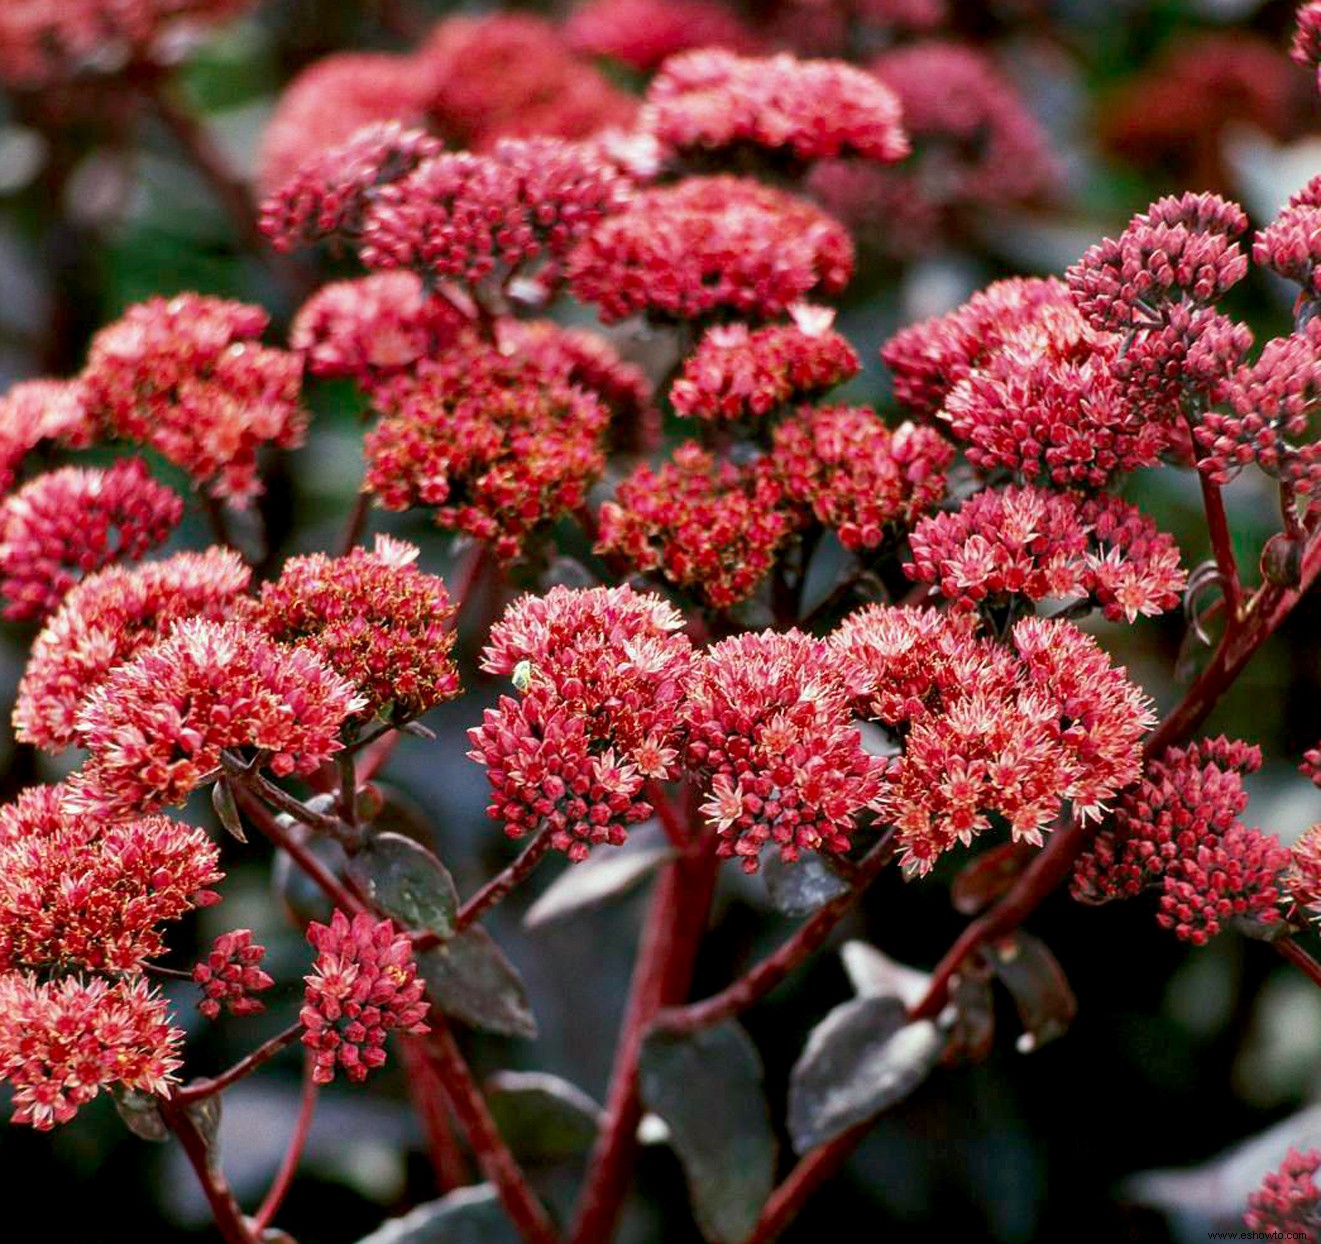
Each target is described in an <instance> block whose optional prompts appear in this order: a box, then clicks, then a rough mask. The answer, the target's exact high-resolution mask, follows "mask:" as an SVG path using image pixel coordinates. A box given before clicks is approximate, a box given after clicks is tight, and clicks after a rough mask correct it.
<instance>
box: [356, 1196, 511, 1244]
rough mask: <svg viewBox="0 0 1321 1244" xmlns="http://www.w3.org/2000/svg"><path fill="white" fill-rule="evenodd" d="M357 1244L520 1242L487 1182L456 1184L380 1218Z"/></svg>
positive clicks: (484, 1243) (498, 1199) (492, 1243)
mask: <svg viewBox="0 0 1321 1244" xmlns="http://www.w3.org/2000/svg"><path fill="white" fill-rule="evenodd" d="M358 1244H522V1237H521V1236H520V1235H519V1234H518V1232H517V1231H515V1230H514V1228H513V1226H512V1225H511V1223H510V1221H509V1219H508V1218H507V1217H506V1216H505V1212H504V1210H503V1209H502V1208H501V1205H500V1198H499V1196H498V1195H497V1194H496V1191H495V1189H494V1188H493V1187H492V1186H491V1185H490V1184H478V1185H477V1186H476V1187H473V1188H459V1189H457V1190H456V1191H454V1192H451V1193H450V1194H449V1195H448V1196H443V1197H441V1198H440V1200H438V1201H428V1202H427V1203H426V1204H425V1205H419V1206H418V1207H417V1208H416V1209H415V1210H413V1212H412V1213H410V1214H405V1215H404V1216H403V1217H402V1218H391V1219H389V1220H388V1221H387V1222H383V1223H382V1224H381V1225H380V1226H379V1227H378V1228H377V1229H376V1230H375V1231H373V1232H372V1233H371V1235H369V1236H366V1237H365V1238H363V1239H362V1240H360V1241H359V1242H358Z"/></svg>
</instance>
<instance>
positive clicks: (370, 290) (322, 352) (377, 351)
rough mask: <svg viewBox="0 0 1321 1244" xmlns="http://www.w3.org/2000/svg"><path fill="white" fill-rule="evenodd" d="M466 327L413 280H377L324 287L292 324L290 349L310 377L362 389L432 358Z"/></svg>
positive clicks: (392, 276) (403, 275)
mask: <svg viewBox="0 0 1321 1244" xmlns="http://www.w3.org/2000/svg"><path fill="white" fill-rule="evenodd" d="M470 326H471V321H469V319H468V317H467V316H466V315H464V314H463V313H462V312H460V311H459V310H458V309H457V308H456V307H455V306H454V304H453V303H451V302H450V301H449V300H448V299H445V298H433V297H428V296H427V294H426V293H425V291H424V290H423V288H422V280H421V278H420V277H418V276H417V274H416V273H413V272H377V273H373V274H372V275H371V276H365V277H359V278H358V279H356V280H352V281H332V282H330V283H329V284H327V285H323V286H322V287H321V288H320V289H319V290H317V292H316V293H315V294H313V295H312V297H311V298H309V299H308V300H307V301H306V302H305V303H304V304H303V305H302V307H300V308H299V310H298V314H297V315H295V316H294V322H293V325H292V326H291V327H290V329H289V345H290V347H291V348H292V349H294V350H297V351H298V352H299V353H300V354H302V355H303V358H304V359H305V360H306V363H307V370H308V371H310V372H311V373H312V374H313V375H314V376H348V377H351V378H352V379H353V380H355V381H356V382H357V383H358V384H359V385H360V386H361V387H362V388H364V389H372V388H374V387H375V385H376V384H378V383H379V382H380V381H381V380H385V379H388V378H389V377H390V376H392V375H395V374H396V373H397V372H400V371H402V370H404V369H405V368H408V367H411V366H412V365H413V364H414V363H416V362H418V361H419V360H420V359H424V358H431V357H432V356H434V355H436V354H439V353H440V352H441V351H442V350H443V349H445V348H447V347H448V346H450V345H452V344H453V343H454V342H455V340H456V339H457V338H458V336H459V334H460V333H462V332H464V331H465V330H467V329H468V328H470Z"/></svg>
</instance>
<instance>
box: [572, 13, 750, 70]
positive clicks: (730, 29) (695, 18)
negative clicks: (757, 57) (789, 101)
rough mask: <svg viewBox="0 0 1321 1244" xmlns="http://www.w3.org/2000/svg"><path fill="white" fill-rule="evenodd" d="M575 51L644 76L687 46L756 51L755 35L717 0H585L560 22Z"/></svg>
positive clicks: (686, 48) (683, 50)
mask: <svg viewBox="0 0 1321 1244" xmlns="http://www.w3.org/2000/svg"><path fill="white" fill-rule="evenodd" d="M564 38H565V39H566V40H567V41H568V44H569V46H570V47H571V48H573V49H574V50H575V51H577V52H584V53H587V54H588V55H591V56H605V57H609V58H610V59H611V60H617V61H619V62H620V63H621V64H623V65H627V66H628V67H629V68H630V69H635V70H637V71H638V72H639V73H649V72H651V70H653V69H655V68H656V67H657V66H658V65H659V64H660V63H661V62H662V61H663V60H665V59H666V58H667V57H670V56H673V55H674V54H675V53H676V52H686V51H688V50H689V49H690V48H708V47H723V48H729V49H730V50H731V51H735V52H750V51H753V50H755V44H756V37H755V36H754V35H753V33H752V32H751V31H750V30H749V29H748V28H747V27H746V26H745V25H744V24H743V23H742V22H741V21H740V20H739V19H738V17H737V16H736V15H735V14H734V13H733V12H732V11H731V10H729V9H727V8H725V6H724V5H722V4H720V3H718V2H717V0H586V3H583V4H579V5H578V6H576V7H575V8H574V10H573V12H572V13H570V14H569V19H568V21H567V22H565V24H564Z"/></svg>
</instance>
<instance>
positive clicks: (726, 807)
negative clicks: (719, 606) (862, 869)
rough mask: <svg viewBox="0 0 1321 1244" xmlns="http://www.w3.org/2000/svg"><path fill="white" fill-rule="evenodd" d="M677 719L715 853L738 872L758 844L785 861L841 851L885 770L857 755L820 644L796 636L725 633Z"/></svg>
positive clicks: (833, 669)
mask: <svg viewBox="0 0 1321 1244" xmlns="http://www.w3.org/2000/svg"><path fill="white" fill-rule="evenodd" d="M683 719H684V725H685V729H686V759H687V762H688V765H689V767H690V768H691V769H693V770H694V771H695V772H696V773H697V774H698V775H699V776H700V777H701V779H702V782H703V790H704V792H705V793H706V795H707V799H706V802H705V803H704V804H703V805H702V813H703V815H704V816H705V817H706V819H707V821H708V823H709V824H711V825H712V826H713V827H714V828H715V831H716V835H717V847H716V850H717V854H719V855H721V856H726V857H735V858H738V859H739V860H740V861H741V862H742V864H743V867H744V869H746V870H747V871H749V872H755V871H756V869H757V867H758V862H759V859H760V856H761V853H762V849H763V848H764V847H766V846H767V845H768V844H770V845H773V846H774V847H775V848H776V849H778V851H779V853H780V856H781V858H783V859H785V860H789V861H792V860H796V859H797V858H798V857H799V855H800V853H801V852H802V851H805V850H808V851H821V852H826V853H834V854H842V853H844V852H846V851H847V850H848V849H849V845H850V841H851V837H852V833H853V828H854V825H855V820H856V817H857V816H858V814H859V813H861V812H862V811H864V810H865V809H866V808H868V807H870V806H872V805H873V804H874V803H875V802H876V801H877V799H878V798H879V796H880V794H881V790H882V784H883V779H884V777H885V775H886V772H887V770H888V768H889V762H888V761H887V760H886V759H885V758H883V757H878V756H873V755H871V754H870V753H869V752H868V751H867V750H866V748H864V746H863V743H862V738H861V736H860V734H859V732H858V729H857V727H856V724H855V722H854V719H853V714H852V711H851V709H850V697H849V691H848V688H847V686H846V683H845V681H844V679H843V678H841V677H840V675H839V672H838V661H837V660H836V659H834V654H833V653H832V652H831V650H830V648H829V647H828V645H827V644H826V643H825V642H824V641H822V640H818V639H814V638H812V637H811V636H807V635H804V634H802V633H800V632H798V631H796V630H791V631H787V632H780V633H777V632H773V631H764V632H762V633H761V634H752V633H745V634H742V635H736V636H733V637H732V638H730V639H726V640H723V641H721V642H720V643H718V644H715V645H714V646H712V647H711V648H709V649H707V650H706V651H705V652H703V653H702V654H701V656H700V658H699V659H698V660H697V662H696V663H695V665H694V669H693V678H692V680H691V683H690V685H689V688H688V694H687V697H686V699H685V702H684V707H683Z"/></svg>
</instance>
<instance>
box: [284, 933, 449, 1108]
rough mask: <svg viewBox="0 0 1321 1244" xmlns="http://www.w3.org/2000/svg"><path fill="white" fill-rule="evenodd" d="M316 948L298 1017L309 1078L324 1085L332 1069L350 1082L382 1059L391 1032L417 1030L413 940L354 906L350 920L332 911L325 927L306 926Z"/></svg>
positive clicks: (420, 1029) (420, 1012)
mask: <svg viewBox="0 0 1321 1244" xmlns="http://www.w3.org/2000/svg"><path fill="white" fill-rule="evenodd" d="M307 940H308V941H309V942H311V943H312V946H313V948H314V949H315V950H316V952H317V957H316V962H315V963H314V964H313V975H311V976H308V977H306V978H305V979H306V981H307V989H306V992H305V993H304V997H303V1009H302V1011H301V1012H300V1013H299V1019H300V1020H301V1021H302V1024H303V1044H304V1045H305V1046H307V1048H308V1049H309V1050H312V1051H313V1058H314V1061H315V1068H314V1070H313V1072H312V1078H313V1079H314V1080H315V1081H316V1082H317V1083H318V1084H329V1083H330V1082H331V1080H333V1079H334V1078H335V1068H336V1067H337V1066H338V1067H342V1068H343V1069H344V1072H345V1074H346V1075H347V1076H348V1077H349V1079H350V1080H355V1081H362V1080H365V1079H366V1078H367V1073H368V1072H370V1071H373V1070H374V1069H375V1068H377V1067H382V1066H384V1065H385V1039H386V1037H388V1036H389V1035H390V1033H391V1032H403V1033H414V1034H421V1033H424V1032H426V1031H427V1025H426V1023H425V1019H426V1013H427V1007H428V1004H427V1001H426V998H425V997H423V993H424V988H423V984H422V982H421V981H420V980H418V977H417V964H416V963H415V962H414V960H413V945H412V943H411V942H410V941H409V940H408V935H407V934H405V933H398V932H396V931H395V927H394V925H392V924H391V923H390V921H388V920H381V921H379V922H378V921H376V920H375V919H374V918H373V917H372V916H371V914H370V913H368V912H359V913H358V914H357V915H356V916H354V917H353V920H352V922H351V923H350V921H349V919H348V917H347V916H345V914H344V913H343V912H342V911H336V912H335V914H334V916H332V917H331V921H330V923H329V924H328V925H326V924H317V923H316V922H315V921H314V922H313V923H312V924H310V925H309V926H308V929H307Z"/></svg>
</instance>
